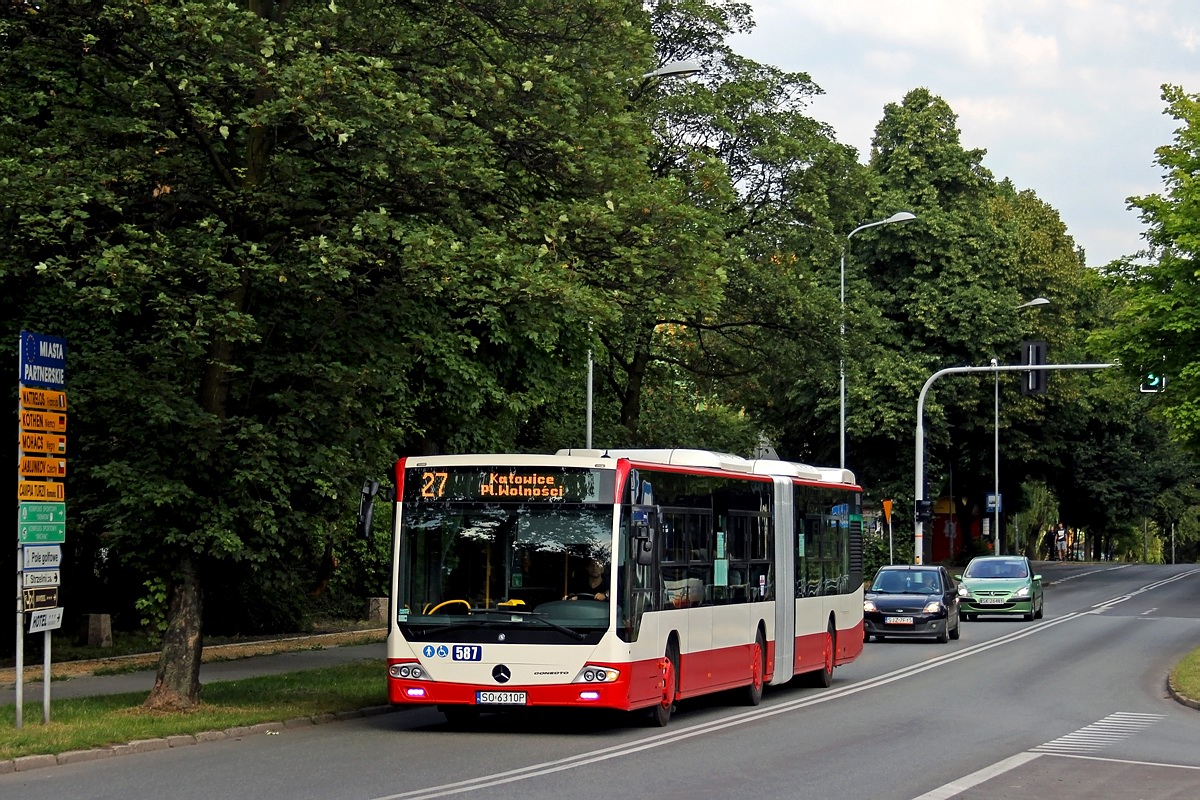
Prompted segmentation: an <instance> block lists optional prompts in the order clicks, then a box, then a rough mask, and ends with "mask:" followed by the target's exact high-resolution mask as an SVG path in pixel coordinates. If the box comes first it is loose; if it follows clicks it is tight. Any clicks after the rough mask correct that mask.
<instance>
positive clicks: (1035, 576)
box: [1033, 575, 1042, 583]
mask: <svg viewBox="0 0 1200 800" xmlns="http://www.w3.org/2000/svg"><path fill="white" fill-rule="evenodd" d="M1033 579H1034V580H1035V581H1037V582H1038V583H1041V582H1042V576H1041V575H1034V576H1033Z"/></svg>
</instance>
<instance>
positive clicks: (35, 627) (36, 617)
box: [29, 608, 63, 633]
mask: <svg viewBox="0 0 1200 800" xmlns="http://www.w3.org/2000/svg"><path fill="white" fill-rule="evenodd" d="M62 621H63V610H62V609H61V608H47V609H45V610H43V611H34V612H33V613H32V614H30V615H29V632H30V633H37V632H38V631H56V630H58V629H59V628H61V627H62Z"/></svg>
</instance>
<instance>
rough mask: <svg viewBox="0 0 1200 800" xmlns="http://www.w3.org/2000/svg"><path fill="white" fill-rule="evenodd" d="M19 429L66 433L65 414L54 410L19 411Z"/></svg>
mask: <svg viewBox="0 0 1200 800" xmlns="http://www.w3.org/2000/svg"><path fill="white" fill-rule="evenodd" d="M21 430H23V431H44V432H46V433H66V432H67V415H66V414H59V413H58V412H55V411H30V410H28V409H24V410H22V411H21Z"/></svg>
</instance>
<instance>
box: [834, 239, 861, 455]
mask: <svg viewBox="0 0 1200 800" xmlns="http://www.w3.org/2000/svg"><path fill="white" fill-rule="evenodd" d="M860 230H862V228H855V229H854V230H852V231H850V233H849V235H847V236H846V243H845V244H844V245H842V268H841V270H839V276H840V279H839V284H840V286H841V298H842V314H841V317H842V319H841V327H840V330H839V333H838V466H839V467H841V468H842V469H845V468H846V251H847V250H848V249H849V248H850V237H851V236H853V235H854V234H855V233H857V232H858V231H860Z"/></svg>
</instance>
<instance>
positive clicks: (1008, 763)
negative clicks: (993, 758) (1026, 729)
mask: <svg viewBox="0 0 1200 800" xmlns="http://www.w3.org/2000/svg"><path fill="white" fill-rule="evenodd" d="M1035 758H1041V754H1040V753H1033V752H1025V753H1017V754H1016V755H1015V756H1009V757H1008V758H1006V759H1004V760H1003V761H997V762H996V763H995V764H992V765H991V766H990V767H984V768H983V769H981V770H978V771H977V772H972V773H971V774H970V775H967V776H965V777H963V778H959V779H958V780H956V781H950V783H947V784H945V785H944V786H939V787H938V788H936V789H934V790H933V791H931V792H926V793H925V794H923V795H920V796H919V797H914V798H913V800H949V798H951V797H954V796H955V795H956V794H961V793H962V792H965V791H966V790H967V789H973V788H975V787H976V786H978V785H979V784H981V783H986V782H987V781H990V780H991V779H992V778H994V777H996V776H997V775H1003V774H1004V773H1006V772H1008V771H1009V770H1013V769H1016V768H1017V767H1019V766H1022V765H1024V764H1028V763H1029V762H1030V761H1033V760H1034V759H1035Z"/></svg>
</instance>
